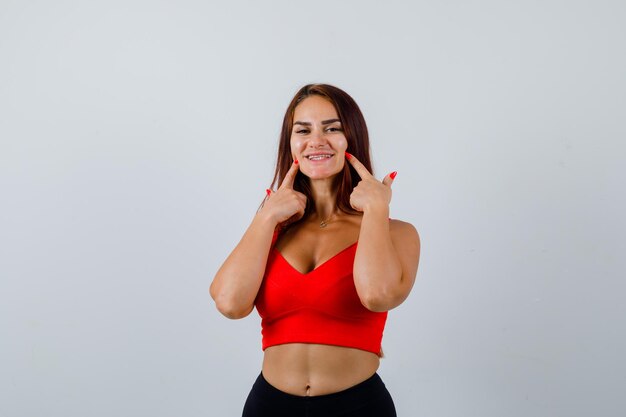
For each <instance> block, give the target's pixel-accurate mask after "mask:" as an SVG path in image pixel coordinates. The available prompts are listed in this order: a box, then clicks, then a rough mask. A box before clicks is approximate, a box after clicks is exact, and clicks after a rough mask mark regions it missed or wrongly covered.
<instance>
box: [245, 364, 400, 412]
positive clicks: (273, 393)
mask: <svg viewBox="0 0 626 417" xmlns="http://www.w3.org/2000/svg"><path fill="white" fill-rule="evenodd" d="M318 416H319V417H357V416H358V417H396V408H395V406H394V405H393V400H392V399H391V395H390V394H389V391H387V388H385V384H384V383H383V381H382V379H380V376H378V374H374V375H372V376H371V377H370V378H369V379H366V380H365V381H363V382H361V383H360V384H358V385H355V386H353V387H350V388H348V389H346V390H343V391H339V392H335V393H332V394H326V395H317V396H313V397H301V396H299V395H292V394H288V393H286V392H283V391H281V390H279V389H278V388H275V387H273V386H272V385H270V384H269V383H268V382H267V381H266V380H265V378H263V374H262V373H261V374H260V375H259V377H258V378H257V379H256V381H255V382H254V385H253V386H252V390H250V394H249V395H248V399H247V400H246V404H245V405H244V407H243V416H242V417H318Z"/></svg>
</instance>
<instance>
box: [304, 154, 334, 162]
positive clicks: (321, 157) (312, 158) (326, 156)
mask: <svg viewBox="0 0 626 417" xmlns="http://www.w3.org/2000/svg"><path fill="white" fill-rule="evenodd" d="M332 157H333V156H332V155H331V154H323V155H321V154H320V155H309V156H306V157H305V158H306V159H308V160H309V161H321V160H324V159H329V158H332Z"/></svg>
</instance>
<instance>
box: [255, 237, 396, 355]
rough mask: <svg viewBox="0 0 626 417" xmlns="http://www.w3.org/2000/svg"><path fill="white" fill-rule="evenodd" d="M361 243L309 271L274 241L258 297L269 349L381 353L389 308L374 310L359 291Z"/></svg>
mask: <svg viewBox="0 0 626 417" xmlns="http://www.w3.org/2000/svg"><path fill="white" fill-rule="evenodd" d="M357 244H358V242H356V243H354V244H352V245H350V246H349V247H347V248H345V249H344V250H342V251H341V252H339V253H338V254H336V255H335V256H333V257H332V258H330V259H329V260H327V261H326V262H324V263H323V264H321V265H319V266H318V267H317V268H315V269H314V270H313V271H311V272H308V273H306V274H303V273H301V272H299V271H297V270H296V269H294V268H293V267H292V266H291V265H290V264H289V263H288V262H287V261H286V260H285V258H283V256H282V255H281V254H280V252H279V251H278V250H277V249H276V248H274V246H273V245H272V249H271V250H270V254H269V257H268V260H267V266H266V269H265V276H264V278H263V282H262V284H261V288H260V289H259V293H258V295H257V298H256V301H255V305H256V309H257V311H258V312H259V315H260V316H261V333H262V335H263V350H265V349H266V348H267V347H270V346H274V345H280V344H284V343H319V344H327V345H337V346H345V347H351V348H357V349H362V350H366V351H369V352H373V353H375V354H377V355H379V354H380V350H381V349H380V348H381V340H382V336H383V330H384V327H385V321H386V320H387V312H382V313H376V312H373V311H370V310H368V309H367V308H365V307H364V306H363V305H362V304H361V301H360V299H359V297H358V295H357V292H356V288H355V286H354V278H353V275H352V268H353V264H354V255H355V253H356V248H357Z"/></svg>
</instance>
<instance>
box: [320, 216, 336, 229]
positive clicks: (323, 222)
mask: <svg viewBox="0 0 626 417" xmlns="http://www.w3.org/2000/svg"><path fill="white" fill-rule="evenodd" d="M333 216H334V213H333V214H331V215H330V217H329V218H327V219H326V220H322V221H321V222H320V229H323V228H325V227H326V226H328V223H330V219H332V218H333Z"/></svg>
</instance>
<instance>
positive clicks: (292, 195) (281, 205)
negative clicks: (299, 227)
mask: <svg viewBox="0 0 626 417" xmlns="http://www.w3.org/2000/svg"><path fill="white" fill-rule="evenodd" d="M299 168H300V165H299V164H298V161H297V160H296V161H294V162H293V163H292V164H291V168H290V169H289V171H287V175H285V179H284V180H283V182H282V183H281V184H280V187H278V190H276V191H271V190H268V194H267V197H266V198H265V203H264V204H263V207H262V208H261V210H259V214H261V213H262V214H263V215H265V216H268V218H270V219H272V221H274V222H276V224H281V223H282V224H283V225H286V224H289V223H293V222H296V221H298V220H300V219H301V218H302V216H304V209H305V208H306V196H305V195H304V194H302V193H300V192H298V191H296V190H294V189H293V183H294V181H295V179H296V175H297V174H298V170H299Z"/></svg>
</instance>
